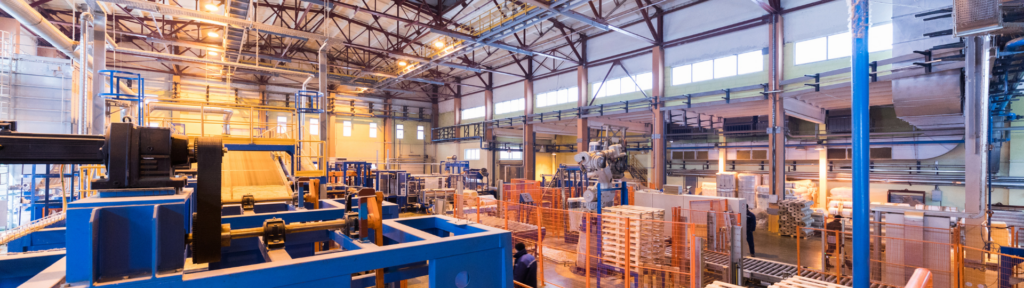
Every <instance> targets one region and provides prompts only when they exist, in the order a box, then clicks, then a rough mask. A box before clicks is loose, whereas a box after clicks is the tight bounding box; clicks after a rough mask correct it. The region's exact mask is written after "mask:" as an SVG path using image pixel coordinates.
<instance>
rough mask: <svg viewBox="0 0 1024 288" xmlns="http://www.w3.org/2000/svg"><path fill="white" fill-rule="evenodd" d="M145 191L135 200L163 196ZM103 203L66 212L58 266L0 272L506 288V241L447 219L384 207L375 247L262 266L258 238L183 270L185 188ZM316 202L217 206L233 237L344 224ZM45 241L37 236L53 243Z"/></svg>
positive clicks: (315, 236) (345, 247)
mask: <svg viewBox="0 0 1024 288" xmlns="http://www.w3.org/2000/svg"><path fill="white" fill-rule="evenodd" d="M155 190H156V189H155ZM150 192H153V193H144V194H150V195H152V194H164V193H163V192H165V191H163V190H161V191H150ZM110 195H116V194H114V193H108V194H102V193H101V194H100V196H94V197H89V198H86V199H82V200H80V201H76V202H74V203H69V206H68V216H67V217H68V218H67V223H68V228H67V234H66V237H67V239H74V241H67V248H66V258H65V261H54V260H55V259H59V258H60V257H58V256H62V255H56V256H55V255H50V254H54V253H51V252H41V253H34V254H20V255H19V254H15V255H13V256H0V263H3V264H4V265H6V264H15V263H26V264H25V265H27V264H33V263H34V265H30V266H25V267H32V268H25V269H28V270H33V269H34V270H33V271H41V270H40V269H42V268H45V269H46V271H47V273H45V274H38V275H35V277H36V278H32V280H37V278H44V279H43V280H44V282H45V280H47V279H45V278H46V277H57V278H58V279H59V278H61V277H65V275H66V281H67V283H69V284H70V286H72V287H85V286H88V287H95V286H117V287H150V286H153V285H161V286H170V287H253V286H256V287H268V286H285V285H299V286H320V285H330V286H333V287H367V286H372V285H373V283H374V281H375V278H374V277H376V276H375V275H374V274H372V273H371V274H365V275H361V276H355V277H353V276H351V275H352V274H353V273H358V272H364V271H373V270H375V269H385V270H384V271H385V272H384V277H385V282H387V283H393V282H397V281H400V280H406V279H411V278H416V277H420V276H425V275H429V283H430V287H466V286H464V285H462V284H467V283H465V282H464V281H467V280H468V281H471V283H472V287H512V279H511V275H512V273H511V272H512V262H511V259H510V258H511V253H512V244H513V243H512V238H511V233H510V232H508V231H505V230H501V229H497V228H492V227H488V226H484V225H479V224H474V223H471V222H467V221H464V220H456V219H454V218H450V217H447V216H423V217H415V218H402V219H396V218H397V217H398V206H397V205H395V204H392V203H388V202H385V203H384V205H383V207H382V212H383V213H382V217H383V218H385V219H387V220H383V221H382V224H383V231H381V232H382V234H383V235H384V239H385V245H384V246H377V245H375V244H372V243H368V242H363V241H360V240H359V239H352V238H349V237H348V236H345V235H344V234H342V233H341V232H339V231H335V230H321V231H312V232H301V233H294V234H288V236H287V242H286V246H285V248H284V250H285V251H286V252H287V255H288V256H287V257H285V259H281V258H280V256H275V257H274V258H273V259H271V257H269V256H268V253H267V250H266V247H265V246H263V242H262V241H260V240H259V238H243V239H235V240H231V245H230V246H228V247H223V248H222V260H221V261H220V262H217V263H210V264H208V265H191V264H186V263H190V262H191V260H190V259H189V258H188V257H190V255H188V254H186V253H183V252H187V251H189V250H188V249H187V246H186V244H185V241H184V239H185V238H186V236H187V235H189V234H188V233H190V231H189V229H190V227H191V226H192V225H191V223H189V222H190V221H191V220H192V217H191V214H192V213H191V211H193V210H194V206H195V202H196V201H195V194H194V193H192V192H191V189H185V190H184V191H183V192H180V193H176V194H170V195H157V196H125V197H114V196H110ZM320 203H321V205H320V207H321V208H320V209H316V210H301V209H300V210H296V209H295V207H294V206H292V205H288V204H286V203H284V202H266V203H264V202H261V203H256V207H254V209H253V213H246V214H243V213H242V210H241V207H240V206H239V205H237V204H236V205H225V206H224V207H223V208H222V213H223V215H224V217H223V219H222V223H224V224H230V225H231V228H232V229H241V228H255V227H262V225H263V221H264V220H267V219H271V218H279V219H283V220H284V221H285V222H286V223H298V222H309V221H327V220H335V219H340V218H343V217H344V216H345V212H346V211H345V208H344V204H343V203H342V202H341V201H338V200H321V201H320ZM364 206H365V205H364ZM355 207H359V206H354V208H353V209H357V208H355ZM44 231H45V230H44ZM44 231H40V232H44ZM40 232H36V233H33V234H32V235H34V234H40ZM54 232H55V231H54ZM54 232H45V233H43V234H40V235H48V237H49V236H54V235H57V234H53V233H54ZM54 237H55V236H54ZM50 238H52V237H50ZM179 239H180V240H179ZM324 241H334V242H336V243H337V244H338V245H339V246H340V247H342V249H340V250H329V251H319V252H317V251H316V250H315V249H314V246H315V245H318V243H322V242H324ZM55 242H56V241H55ZM58 252H60V251H58ZM62 253H63V252H60V253H57V254H62ZM33 255H35V256H33ZM278 255H280V254H278ZM36 257H42V258H36ZM47 263H49V264H47ZM19 265H21V264H19ZM25 269H20V270H19V271H18V273H17V274H18V275H0V282H2V283H8V284H15V285H16V284H17V283H20V282H23V281H27V280H28V278H30V277H28V276H27V275H32V274H31V273H27V272H26V271H21V270H25ZM51 280H52V279H51ZM52 281H58V280H52Z"/></svg>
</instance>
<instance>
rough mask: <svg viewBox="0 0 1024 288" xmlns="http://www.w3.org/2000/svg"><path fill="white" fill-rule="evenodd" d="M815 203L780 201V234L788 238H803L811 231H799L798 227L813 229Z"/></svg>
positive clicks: (794, 200) (795, 200)
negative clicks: (812, 208) (812, 209)
mask: <svg viewBox="0 0 1024 288" xmlns="http://www.w3.org/2000/svg"><path fill="white" fill-rule="evenodd" d="M812 205H814V201H806V200H797V199H793V200H782V201H779V233H781V234H782V235H786V236H797V237H802V236H806V234H809V233H810V232H811V231H808V230H802V231H801V229H797V226H801V227H812V226H811V225H812V224H814V220H813V218H812V217H811V214H812V213H813V211H811V206H812Z"/></svg>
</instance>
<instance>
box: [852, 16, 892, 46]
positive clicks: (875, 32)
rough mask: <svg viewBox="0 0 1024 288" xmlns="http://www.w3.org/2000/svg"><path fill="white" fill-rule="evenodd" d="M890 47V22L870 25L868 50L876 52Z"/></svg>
mask: <svg viewBox="0 0 1024 288" xmlns="http://www.w3.org/2000/svg"><path fill="white" fill-rule="evenodd" d="M891 49H892V23H889V24H885V25H878V26H874V27H871V30H868V52H878V51H883V50H891ZM851 50H852V49H851Z"/></svg>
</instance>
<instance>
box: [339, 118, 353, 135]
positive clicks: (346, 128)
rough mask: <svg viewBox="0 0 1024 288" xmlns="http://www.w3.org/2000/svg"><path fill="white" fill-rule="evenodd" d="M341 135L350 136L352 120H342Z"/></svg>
mask: <svg viewBox="0 0 1024 288" xmlns="http://www.w3.org/2000/svg"><path fill="white" fill-rule="evenodd" d="M341 136H345V137H349V136H352V121H345V122H342V125H341Z"/></svg>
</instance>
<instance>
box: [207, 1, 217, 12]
mask: <svg viewBox="0 0 1024 288" xmlns="http://www.w3.org/2000/svg"><path fill="white" fill-rule="evenodd" d="M217 9H220V7H217V5H213V3H210V4H206V10H210V11H217Z"/></svg>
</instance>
